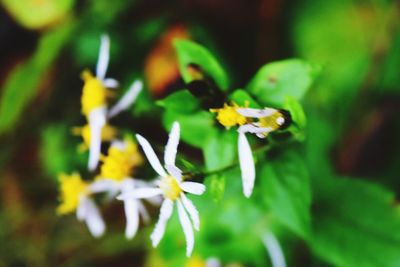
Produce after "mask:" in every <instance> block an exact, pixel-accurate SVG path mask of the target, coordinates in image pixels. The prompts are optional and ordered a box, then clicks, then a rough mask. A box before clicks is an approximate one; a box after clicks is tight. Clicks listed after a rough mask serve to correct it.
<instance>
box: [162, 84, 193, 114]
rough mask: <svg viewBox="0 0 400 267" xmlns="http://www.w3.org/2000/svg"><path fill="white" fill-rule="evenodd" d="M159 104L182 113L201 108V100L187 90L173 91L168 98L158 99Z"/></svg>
mask: <svg viewBox="0 0 400 267" xmlns="http://www.w3.org/2000/svg"><path fill="white" fill-rule="evenodd" d="M157 104H158V105H159V106H161V107H164V108H165V109H167V110H173V111H176V112H181V113H191V112H193V111H195V110H196V109H198V108H199V102H198V101H197V99H196V98H195V97H194V96H193V95H192V94H191V93H190V92H189V91H187V90H180V91H178V92H175V93H172V94H170V95H169V96H167V97H166V98H164V99H162V100H159V101H157Z"/></svg>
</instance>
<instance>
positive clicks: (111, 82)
mask: <svg viewBox="0 0 400 267" xmlns="http://www.w3.org/2000/svg"><path fill="white" fill-rule="evenodd" d="M103 85H104V87H105V88H109V89H115V88H117V87H118V86H119V82H118V81H117V80H116V79H113V78H106V79H104V80H103Z"/></svg>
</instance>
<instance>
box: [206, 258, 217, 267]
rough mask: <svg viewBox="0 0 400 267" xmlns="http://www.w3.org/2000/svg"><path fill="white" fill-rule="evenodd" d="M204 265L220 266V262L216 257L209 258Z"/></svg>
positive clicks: (208, 266) (207, 266) (209, 266)
mask: <svg viewBox="0 0 400 267" xmlns="http://www.w3.org/2000/svg"><path fill="white" fill-rule="evenodd" d="M206 267H221V262H220V261H219V260H218V259H216V258H210V259H208V260H207V261H206Z"/></svg>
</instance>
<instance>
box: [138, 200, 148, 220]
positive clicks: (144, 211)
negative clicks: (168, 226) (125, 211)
mask: <svg viewBox="0 0 400 267" xmlns="http://www.w3.org/2000/svg"><path fill="white" fill-rule="evenodd" d="M137 204H138V208H139V214H140V215H141V216H142V219H143V221H144V222H145V223H149V222H150V215H149V213H148V212H147V209H146V207H145V206H144V205H143V203H142V202H141V201H138V202H137Z"/></svg>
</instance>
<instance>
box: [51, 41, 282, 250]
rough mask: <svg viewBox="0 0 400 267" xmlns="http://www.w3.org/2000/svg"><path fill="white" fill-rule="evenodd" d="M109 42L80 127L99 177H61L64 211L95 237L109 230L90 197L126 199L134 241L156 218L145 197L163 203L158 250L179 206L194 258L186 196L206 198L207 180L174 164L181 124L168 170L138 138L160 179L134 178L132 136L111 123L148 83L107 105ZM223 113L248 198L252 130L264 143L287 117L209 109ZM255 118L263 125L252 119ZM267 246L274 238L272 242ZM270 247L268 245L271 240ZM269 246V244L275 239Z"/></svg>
mask: <svg viewBox="0 0 400 267" xmlns="http://www.w3.org/2000/svg"><path fill="white" fill-rule="evenodd" d="M109 48H110V41H109V38H108V36H106V35H104V36H102V37H101V45H100V53H99V59H98V63H97V68H96V76H93V75H92V74H91V73H90V71H84V72H83V73H82V78H83V80H84V86H83V92H82V97H81V104H82V114H83V115H84V116H85V117H86V119H87V122H88V125H87V126H84V127H82V128H75V130H74V132H75V134H79V135H81V136H82V137H83V140H84V146H83V148H84V149H89V159H88V169H89V171H94V170H96V169H97V168H98V165H99V162H101V165H100V168H99V169H100V172H99V174H98V175H97V176H96V177H95V179H94V180H93V181H91V182H87V181H85V180H83V179H82V178H81V176H80V175H79V174H77V173H74V174H72V175H65V174H62V175H60V183H61V190H60V192H61V197H60V200H61V204H60V206H59V208H58V212H59V213H60V214H65V213H70V212H73V211H76V215H77V218H78V219H79V220H81V221H84V222H86V224H87V226H88V228H89V230H90V232H91V233H92V235H93V236H95V237H99V236H101V235H103V233H104V232H105V228H106V226H105V222H104V220H103V218H102V216H101V214H100V212H99V210H98V208H97V207H96V204H95V202H94V201H93V199H92V198H91V197H92V196H93V195H94V194H98V193H105V194H107V195H108V198H109V199H113V198H117V199H119V200H122V201H123V204H124V210H125V217H126V230H125V234H126V237H127V238H133V237H134V236H135V234H136V232H137V230H138V228H139V222H140V218H142V220H143V221H144V222H148V221H149V220H150V216H149V214H148V212H147V210H146V208H145V205H144V203H143V202H142V201H143V200H144V199H146V200H147V201H149V202H150V203H151V204H153V205H160V206H161V207H160V215H159V219H158V222H157V223H156V225H155V228H154V231H153V233H152V234H151V241H152V245H153V246H154V247H156V246H157V245H158V244H159V243H160V241H161V239H162V238H163V235H164V233H165V229H166V226H167V223H168V221H169V219H170V218H171V215H172V213H173V210H174V206H176V209H177V212H178V217H179V221H180V224H181V226H182V229H183V233H184V236H185V239H186V255H187V256H188V257H189V256H190V255H191V254H192V251H193V247H194V231H199V229H200V217H199V213H198V211H197V209H196V207H195V206H194V204H193V203H192V201H191V200H190V199H189V198H188V197H187V196H186V194H187V193H190V194H194V195H202V194H203V193H204V192H205V190H206V187H205V186H204V185H203V184H201V183H196V182H192V181H185V177H184V176H183V175H182V171H181V170H180V169H179V168H178V167H177V166H176V164H175V161H176V154H177V148H178V144H179V138H180V125H179V123H178V122H174V123H173V125H172V129H171V132H170V134H169V139H168V142H167V145H166V147H165V152H164V165H162V164H161V163H160V161H159V159H158V157H157V155H156V153H155V152H154V150H153V148H152V146H151V145H150V143H149V142H148V141H147V140H146V139H145V138H144V137H143V136H141V135H139V134H136V140H137V142H138V143H139V145H140V147H141V148H142V150H143V152H144V154H145V155H146V157H147V159H148V161H149V163H150V165H151V166H152V168H153V169H154V171H155V172H156V174H157V175H158V176H157V178H156V179H155V180H153V181H150V182H145V181H143V180H140V179H138V178H136V177H135V178H134V177H132V175H133V172H134V169H135V167H137V166H139V165H140V164H141V163H142V162H143V159H142V156H141V154H140V153H139V151H138V148H137V145H136V142H134V141H133V140H132V138H124V139H118V137H117V136H118V134H117V130H116V129H115V128H114V127H112V126H110V124H109V122H108V121H109V119H111V118H112V117H114V116H115V115H117V114H118V113H120V112H121V111H123V110H125V109H127V108H128V107H130V106H131V105H132V104H133V102H134V101H135V99H136V97H137V95H138V94H139V92H140V91H141V89H142V82H141V81H139V80H136V81H134V82H133V83H132V85H131V86H130V88H129V89H128V90H127V93H126V94H125V95H124V96H123V97H122V98H121V99H120V100H119V101H118V102H117V103H116V104H115V105H114V106H113V107H112V108H108V105H107V103H108V101H107V100H108V98H109V91H108V89H110V88H116V87H118V82H117V81H116V80H114V79H111V78H105V76H106V71H107V67H108V62H109ZM211 111H212V112H216V113H218V115H217V120H218V121H219V122H220V123H221V124H222V125H224V126H225V127H227V128H230V127H232V126H239V127H238V132H239V139H238V151H239V155H238V156H239V161H240V169H241V172H242V180H243V192H244V195H245V196H246V197H250V195H251V193H252V190H253V187H254V179H255V166H254V161H253V155H252V151H251V148H250V144H249V142H248V140H247V138H246V136H245V133H252V134H255V135H257V136H258V137H260V138H264V137H265V136H266V135H267V134H268V133H269V132H271V131H273V130H275V129H277V128H279V127H280V126H281V125H282V124H283V123H284V122H285V120H284V117H283V116H281V115H280V113H279V112H278V111H277V110H275V109H269V108H265V109H251V108H247V107H239V106H238V105H236V104H235V103H233V105H232V106H231V105H228V104H225V105H224V107H222V108H220V109H215V110H211ZM254 119H257V120H258V121H253V120H254ZM102 142H109V143H110V146H109V148H108V152H107V154H106V155H102V154H101V147H102ZM267 241H268V240H267ZM267 243H268V242H267ZM269 243H271V242H269Z"/></svg>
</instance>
